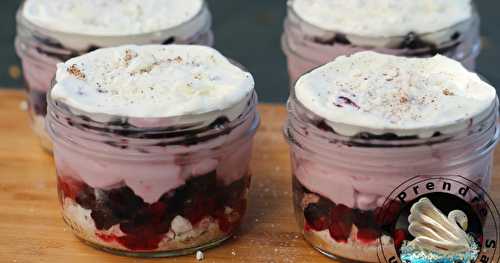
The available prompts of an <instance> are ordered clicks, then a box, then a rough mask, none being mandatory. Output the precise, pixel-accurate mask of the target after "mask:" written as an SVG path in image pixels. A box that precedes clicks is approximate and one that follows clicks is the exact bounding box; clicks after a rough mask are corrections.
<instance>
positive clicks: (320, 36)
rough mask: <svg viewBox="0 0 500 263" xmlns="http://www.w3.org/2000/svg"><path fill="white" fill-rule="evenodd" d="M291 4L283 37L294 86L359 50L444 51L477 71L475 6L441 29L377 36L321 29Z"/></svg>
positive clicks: (407, 53) (426, 54) (478, 42)
mask: <svg viewBox="0 0 500 263" xmlns="http://www.w3.org/2000/svg"><path fill="white" fill-rule="evenodd" d="M292 3H293V0H291V1H290V2H289V4H288V14H287V17H286V19H285V25H284V33H283V36H282V40H281V42H282V43H281V45H282V49H283V51H284V53H285V55H286V57H287V61H288V72H289V76H290V83H291V84H292V85H293V83H295V81H296V80H297V79H298V78H299V77H300V76H302V75H303V74H304V73H306V72H308V71H310V70H312V69H314V68H316V67H319V66H321V65H323V64H326V63H327V62H330V61H332V60H334V59H335V58H336V57H339V56H345V55H351V54H354V53H356V52H360V51H366V50H373V51H376V52H379V53H384V54H391V55H398V56H406V57H431V56H434V55H436V54H441V55H444V56H447V57H450V58H453V59H455V60H458V61H460V62H461V63H462V64H463V65H464V66H465V67H466V68H467V69H469V70H474V68H475V64H476V59H477V57H478V56H479V53H480V49H481V39H480V34H479V29H480V28H479V26H480V19H479V15H478V13H477V10H476V9H475V8H473V14H472V16H471V18H470V19H468V20H466V21H464V22H461V23H459V24H456V25H454V26H452V27H450V28H446V29H443V30H440V31H438V32H432V33H427V34H421V35H417V34H415V33H412V32H410V33H408V34H407V35H406V36H399V37H387V38H382V37H380V38H374V37H366V36H358V35H352V34H346V33H344V32H334V31H328V30H324V29H321V28H319V27H317V26H314V25H312V24H310V23H308V22H306V21H305V20H304V19H302V18H301V17H300V16H299V15H298V14H297V13H296V11H295V10H294V9H293V4H292Z"/></svg>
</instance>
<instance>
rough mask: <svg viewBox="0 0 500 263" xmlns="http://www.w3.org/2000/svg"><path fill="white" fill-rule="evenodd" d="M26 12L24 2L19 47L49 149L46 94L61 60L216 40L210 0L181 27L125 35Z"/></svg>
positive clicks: (33, 110) (35, 118) (36, 125)
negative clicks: (59, 23)
mask: <svg viewBox="0 0 500 263" xmlns="http://www.w3.org/2000/svg"><path fill="white" fill-rule="evenodd" d="M22 11H23V5H21V7H20V8H19V10H18V12H17V36H16V40H15V48H16V52H17V55H18V56H19V57H20V59H21V63H22V68H23V74H24V79H25V85H26V89H27V92H28V104H29V105H30V111H29V112H30V117H31V119H32V126H33V130H34V131H35V133H36V134H37V135H38V136H39V138H40V139H41V144H42V146H43V148H44V149H46V150H48V151H51V150H52V144H51V142H50V139H49V137H48V135H47V133H46V131H45V125H44V123H45V121H44V118H45V115H46V113H47V98H46V95H47V91H48V89H49V88H50V82H51V80H52V78H53V77H54V75H55V72H56V65H57V63H61V62H64V61H66V60H69V59H71V58H73V57H77V56H80V55H83V54H85V53H88V52H91V51H93V50H96V49H98V48H101V47H111V46H119V45H126V44H137V45H141V44H160V43H162V44H172V43H175V44H197V45H206V46H212V45H213V43H214V37H213V32H212V31H211V24H212V21H211V14H210V11H209V9H208V6H207V4H206V3H204V5H203V8H202V10H200V12H199V13H198V14H197V15H196V16H195V17H193V18H192V19H191V20H189V21H188V22H186V23H183V24H181V25H179V26H177V27H174V28H169V29H166V30H163V31H159V32H152V33H145V34H137V35H125V36H90V35H84V34H74V33H64V32H58V31H53V30H49V29H46V28H42V27H39V26H37V25H35V24H33V23H31V22H30V21H28V20H27V19H26V18H25V17H24V16H23V12H22Z"/></svg>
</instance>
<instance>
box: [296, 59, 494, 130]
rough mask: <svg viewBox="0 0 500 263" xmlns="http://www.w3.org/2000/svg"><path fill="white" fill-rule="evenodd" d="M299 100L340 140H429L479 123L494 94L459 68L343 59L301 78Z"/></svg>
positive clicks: (447, 62)
mask: <svg viewBox="0 0 500 263" xmlns="http://www.w3.org/2000/svg"><path fill="white" fill-rule="evenodd" d="M295 94H296V96H297V98H298V100H299V101H300V102H301V103H302V104H303V105H304V106H305V107H306V108H308V109H309V110H311V111H312V112H314V113H315V114H317V115H319V116H320V117H323V118H325V119H326V120H327V123H328V124H329V125H330V126H331V127H332V128H333V129H334V130H335V131H336V132H337V133H339V134H341V135H345V136H353V135H356V134H359V133H362V132H369V133H372V134H384V133H394V134H397V135H400V136H415V135H416V136H419V137H422V138H424V137H430V136H432V135H433V134H434V133H436V132H441V133H451V132H456V131H459V130H462V129H464V128H465V127H467V125H469V124H470V121H471V120H475V121H478V120H480V119H481V118H483V117H484V114H486V113H487V112H488V110H489V109H491V107H492V105H493V104H494V102H495V99H496V91H495V89H494V88H493V87H492V86H490V85H488V84H487V83H485V82H483V81H482V80H481V79H480V78H479V77H478V76H477V75H476V74H474V73H471V72H469V71H467V70H466V69H465V68H464V67H463V66H462V65H461V64H460V63H459V62H456V61H454V60H452V59H449V58H446V57H443V56H439V55H438V56H435V57H433V58H425V59H422V58H402V57H396V56H391V55H382V54H378V53H374V52H370V51H368V52H360V53H357V54H354V55H352V56H349V57H346V56H342V57H339V58H337V59H336V60H335V61H333V62H331V63H329V64H326V65H325V66H322V67H320V68H318V69H316V70H314V71H312V72H311V73H308V74H306V75H304V76H303V77H301V78H300V79H299V80H298V81H297V83H296V86H295Z"/></svg>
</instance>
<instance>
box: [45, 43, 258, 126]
mask: <svg viewBox="0 0 500 263" xmlns="http://www.w3.org/2000/svg"><path fill="white" fill-rule="evenodd" d="M253 88H254V80H253V77H252V75H251V74H250V73H248V72H245V71H243V70H241V69H240V68H238V67H237V66H235V65H233V64H232V63H231V62H230V61H229V60H228V59H227V58H225V57H224V56H223V55H222V54H220V53H219V52H218V51H216V50H214V49H212V48H209V47H204V46H191V45H189V46H188V45H166V46H165V45H146V46H132V45H131V46H121V47H115V48H105V49H100V50H96V51H94V52H91V53H88V54H86V55H83V56H80V57H76V58H73V59H71V60H69V61H67V62H66V63H61V64H59V65H58V67H57V74H56V84H55V85H54V87H53V89H52V91H51V96H52V99H53V100H54V101H60V102H63V103H65V104H66V105H68V106H69V107H70V109H71V110H75V111H77V112H83V113H84V114H85V115H87V116H89V117H91V118H92V116H93V115H99V114H103V115H112V116H122V117H132V118H167V117H174V116H184V115H196V114H204V113H210V112H215V111H222V110H226V109H229V108H231V107H233V106H235V105H239V104H241V102H242V101H244V99H245V98H246V97H248V96H250V95H251V93H252V92H253ZM245 102H246V101H245ZM239 113H241V112H239ZM239 113H238V114H239Z"/></svg>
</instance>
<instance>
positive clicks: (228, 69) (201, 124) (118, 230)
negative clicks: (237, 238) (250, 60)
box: [46, 45, 259, 257]
mask: <svg viewBox="0 0 500 263" xmlns="http://www.w3.org/2000/svg"><path fill="white" fill-rule="evenodd" d="M256 104H257V95H256V94H255V91H254V81H253V77H252V75H251V74H250V73H248V72H246V71H244V70H242V69H240V68H239V67H237V66H235V65H234V64H233V63H231V62H230V61H229V60H228V59H227V58H225V57H224V56H223V55H221V54H220V53H219V52H217V51H215V50H214V49H212V48H209V47H205V46H196V45H192V46H188V45H146V46H121V47H115V48H105V49H99V50H97V51H94V52H91V53H88V54H86V55H83V56H80V57H76V58H73V59H70V60H69V61H67V62H66V63H64V64H59V65H58V68H57V74H56V78H55V80H54V84H53V87H52V89H51V90H50V91H49V95H48V114H47V118H46V121H47V128H48V132H49V134H50V136H51V139H52V141H53V145H54V148H53V149H54V150H53V152H54V159H55V163H56V170H57V178H58V190H59V197H60V202H61V205H62V211H63V217H64V220H65V221H66V223H67V224H68V225H69V226H70V227H71V229H72V230H73V232H74V233H75V234H76V235H77V236H78V237H79V238H80V239H82V240H83V241H85V242H87V243H89V244H90V245H92V246H94V247H97V248H99V249H103V250H106V251H110V252H113V253H117V254H123V255H132V256H143V257H160V256H174V255H181V254H187V253H192V252H196V251H197V250H198V249H205V248H208V247H212V246H215V245H217V244H219V243H221V242H222V241H224V240H225V239H227V238H228V237H230V236H231V234H232V233H233V232H234V231H235V229H236V228H237V227H238V226H239V225H240V223H241V220H242V217H243V215H244V214H245V210H246V203H247V191H248V188H249V184H250V171H249V161H250V157H251V151H252V142H253V137H254V135H255V132H256V129H257V127H258V125H259V115H258V113H257V111H256Z"/></svg>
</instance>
